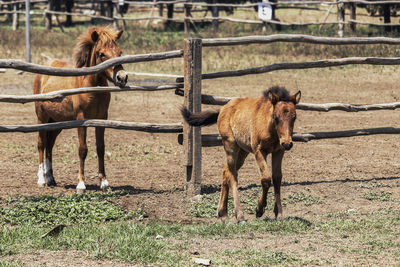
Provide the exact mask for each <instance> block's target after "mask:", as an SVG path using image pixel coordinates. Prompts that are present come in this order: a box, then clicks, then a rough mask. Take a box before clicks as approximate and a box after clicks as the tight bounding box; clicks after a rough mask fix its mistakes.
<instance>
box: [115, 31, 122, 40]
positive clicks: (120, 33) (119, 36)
mask: <svg viewBox="0 0 400 267" xmlns="http://www.w3.org/2000/svg"><path fill="white" fill-rule="evenodd" d="M122 33H124V30H120V31H119V32H118V33H117V37H116V38H115V41H117V40H119V38H121V35H122Z"/></svg>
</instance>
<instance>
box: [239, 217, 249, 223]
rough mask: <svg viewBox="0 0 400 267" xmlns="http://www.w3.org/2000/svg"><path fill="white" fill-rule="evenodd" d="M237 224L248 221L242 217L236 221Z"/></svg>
mask: <svg viewBox="0 0 400 267" xmlns="http://www.w3.org/2000/svg"><path fill="white" fill-rule="evenodd" d="M236 221H237V223H245V222H247V219H246V218H245V217H244V216H240V217H239V218H237V219H236Z"/></svg>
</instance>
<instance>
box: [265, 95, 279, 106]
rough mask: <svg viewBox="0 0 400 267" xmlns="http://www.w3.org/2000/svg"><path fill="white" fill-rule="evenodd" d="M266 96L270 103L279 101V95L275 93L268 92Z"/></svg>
mask: <svg viewBox="0 0 400 267" xmlns="http://www.w3.org/2000/svg"><path fill="white" fill-rule="evenodd" d="M267 98H268V100H269V101H271V103H272V105H275V104H276V103H278V102H279V96H278V95H277V94H275V93H272V92H268V94H267Z"/></svg>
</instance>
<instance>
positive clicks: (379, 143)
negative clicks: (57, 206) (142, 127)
mask: <svg viewBox="0 0 400 267" xmlns="http://www.w3.org/2000/svg"><path fill="white" fill-rule="evenodd" d="M399 74H400V70H398V69H397V68H395V67H382V68H381V67H375V68H373V67H368V66H359V67H344V68H332V69H324V70H317V69H316V70H301V71H285V72H275V73H272V74H265V75H258V76H248V77H241V78H232V79H223V80H214V81H203V88H204V89H203V91H204V92H205V93H209V94H214V95H224V96H259V95H260V94H261V92H262V91H263V90H264V89H266V88H268V87H269V86H272V85H275V84H279V85H283V86H286V87H287V88H288V89H289V90H290V91H292V92H295V91H297V90H301V91H302V99H301V101H302V102H310V103H328V102H341V103H351V104H356V103H358V104H372V103H388V102H395V101H399V99H400V90H399V89H398V84H400V75H399ZM0 75H4V77H6V79H5V81H6V82H5V83H4V82H3V85H2V86H1V88H0V90H1V92H0V93H2V94H29V93H30V92H31V86H30V84H29V83H30V81H31V80H33V75H31V74H27V73H25V74H23V75H22V76H17V78H15V75H14V72H13V71H7V73H6V74H0ZM22 79H23V81H22ZM135 79H142V78H138V77H133V78H131V81H132V80H135ZM4 84H5V85H4ZM182 103H183V99H182V98H181V97H179V96H175V95H174V93H173V91H167V92H152V93H143V92H132V93H129V92H128V93H113V96H112V103H111V108H110V111H109V118H110V119H113V120H123V121H136V122H158V123H168V122H179V121H181V118H180V114H179V107H180V105H181V104H182ZM206 108H207V107H205V106H203V109H206ZM0 112H1V114H3V116H2V121H1V124H34V123H36V118H35V112H34V106H33V104H32V103H29V104H25V105H20V104H8V103H0ZM297 117H298V120H297V121H296V125H295V131H297V132H313V131H336V130H349V129H361V128H375V127H389V126H391V127H398V126H399V122H400V111H399V110H387V111H369V112H359V113H346V112H341V111H332V112H328V113H323V112H311V111H298V116H297ZM216 132H217V129H216V127H215V126H212V127H208V128H204V130H203V133H216ZM1 136H2V138H0V176H1V177H2V182H1V186H0V197H2V198H7V197H9V196H13V195H23V196H37V195H46V194H51V195H59V194H73V193H74V192H75V186H76V184H77V175H78V150H77V142H78V140H77V137H76V130H74V129H73V130H64V131H63V132H62V133H61V135H60V136H59V138H58V140H57V142H56V146H55V149H54V164H53V167H54V175H55V178H56V181H57V186H56V187H45V188H38V187H37V184H36V182H37V176H36V173H37V168H38V160H37V157H38V156H37V151H36V145H37V144H36V141H37V133H29V134H23V133H1ZM398 138H399V137H398V136H397V135H371V136H363V137H352V138H342V139H326V140H318V141H311V142H308V143H295V146H294V147H293V149H292V150H291V151H290V152H288V153H286V154H285V157H284V161H283V182H284V185H283V188H282V195H283V197H287V196H289V195H291V194H294V193H301V192H303V193H305V194H308V195H312V196H314V197H318V198H320V199H321V200H322V203H321V204H318V205H312V206H305V205H304V204H303V203H294V204H289V205H287V206H286V207H284V210H283V217H284V218H285V217H294V216H299V217H301V218H304V219H312V218H314V217H316V216H321V215H323V214H326V213H329V212H340V211H347V210H355V211H357V212H368V211H373V210H379V209H382V208H384V207H386V206H387V202H380V201H377V202H370V201H368V200H367V199H365V198H364V197H363V195H364V194H365V193H367V192H368V191H369V190H371V188H373V186H374V185H377V184H378V185H379V186H378V187H379V188H378V189H377V190H378V192H379V191H380V190H384V191H385V192H388V193H391V195H392V196H393V197H394V198H396V199H399V196H400V158H399V157H398V154H399V153H398V151H399V150H400V142H399V141H398ZM88 145H89V150H90V152H89V156H88V159H87V161H86V186H87V188H88V190H87V191H89V192H91V191H98V190H99V188H98V185H97V183H98V181H97V177H96V175H97V159H96V156H95V152H94V151H95V140H94V130H93V129H89V134H88ZM106 151H107V156H106V172H107V176H108V179H109V182H110V184H111V187H112V189H113V190H121V189H125V190H128V191H129V192H130V195H129V196H127V197H124V198H123V199H122V204H123V205H124V207H125V208H127V209H137V208H143V209H144V211H145V212H146V214H147V215H148V216H149V218H150V219H163V220H166V221H170V222H186V223H190V222H198V221H202V222H214V221H216V220H217V219H216V218H214V219H201V220H200V219H196V218H193V217H191V216H190V214H189V213H188V210H189V201H188V200H187V199H186V197H185V193H184V191H183V188H184V186H185V181H184V179H185V176H184V167H183V165H182V164H183V161H182V147H181V146H180V145H178V143H177V135H176V134H150V133H141V132H134V131H119V130H111V129H107V130H106ZM224 164H225V155H224V151H223V148H222V147H213V148H203V165H202V168H203V180H202V184H204V185H213V186H214V185H216V186H217V187H216V188H217V189H216V190H219V185H220V181H221V175H222V168H223V166H224ZM239 185H240V187H241V192H240V194H242V195H245V194H246V191H247V190H248V189H250V188H252V187H254V185H257V186H259V174H258V168H257V166H256V163H255V160H254V159H253V156H252V155H250V156H249V157H248V159H247V160H246V162H245V164H244V166H243V168H242V169H241V170H240V172H239ZM210 187H211V188H214V187H212V186H210ZM205 193H207V192H205ZM371 203H372V204H371ZM264 216H267V217H270V218H272V217H273V213H272V211H267V212H266V215H264ZM247 217H248V219H249V220H255V216H254V215H251V216H250V215H247ZM268 238H270V241H265V239H264V238H263V240H264V242H268V243H266V244H265V245H266V246H268V245H271V246H273V245H276V247H275V248H277V249H279V247H283V246H285V244H284V243H285V242H284V240H282V242H283V243H280V241H279V240H277V237H274V238H271V237H268ZM279 239H280V238H279ZM318 242H319V241H318ZM318 242H317V241H316V243H318ZM209 245H210V244H204V245H201V244H199V246H200V247H202V248H200V249H206V247H209ZM286 245H287V244H286ZM303 245H304V244H303ZM295 246H301V244H296V245H295ZM291 249H292V250H294V251H295V250H296V248H294V247H293V248H291ZM327 253H329V254H331V255H332V257H334V258H338V259H339V257H340V255H337V252H335V251H334V250H332V251H327ZM316 257H318V255H316ZM375 260H376V261H375V263H376V264H379V261H380V260H382V259H380V258H377V259H375ZM345 263H348V264H350V265H352V264H356V265H357V259H351V260H348V261H347V262H345ZM358 263H360V262H358ZM370 263H371V264H374V261H372V262H370ZM381 263H383V262H381Z"/></svg>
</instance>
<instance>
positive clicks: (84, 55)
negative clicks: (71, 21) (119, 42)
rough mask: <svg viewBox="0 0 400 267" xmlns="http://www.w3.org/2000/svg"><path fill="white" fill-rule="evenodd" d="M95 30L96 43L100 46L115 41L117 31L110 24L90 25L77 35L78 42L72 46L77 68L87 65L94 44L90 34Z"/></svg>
mask: <svg viewBox="0 0 400 267" xmlns="http://www.w3.org/2000/svg"><path fill="white" fill-rule="evenodd" d="M95 31H96V32H97V35H98V40H97V43H98V44H99V45H100V46H108V45H109V44H111V43H113V42H115V40H116V38H117V33H116V32H115V31H114V30H113V28H112V27H110V26H95V27H90V28H89V29H88V30H87V31H86V32H84V33H82V34H81V35H80V36H79V38H78V43H77V44H76V46H75V48H74V61H75V66H76V67H77V68H81V67H84V66H86V67H89V64H90V55H91V51H92V49H93V47H94V45H95V44H96V42H94V41H93V39H92V34H93V32H95Z"/></svg>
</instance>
